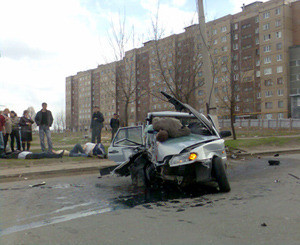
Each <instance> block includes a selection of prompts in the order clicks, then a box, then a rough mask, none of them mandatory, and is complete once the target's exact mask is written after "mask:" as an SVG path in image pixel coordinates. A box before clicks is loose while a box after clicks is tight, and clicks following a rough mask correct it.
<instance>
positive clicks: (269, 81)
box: [265, 79, 273, 86]
mask: <svg viewBox="0 0 300 245" xmlns="http://www.w3.org/2000/svg"><path fill="white" fill-rule="evenodd" d="M272 85H273V82H272V80H271V79H268V80H265V86H272Z"/></svg>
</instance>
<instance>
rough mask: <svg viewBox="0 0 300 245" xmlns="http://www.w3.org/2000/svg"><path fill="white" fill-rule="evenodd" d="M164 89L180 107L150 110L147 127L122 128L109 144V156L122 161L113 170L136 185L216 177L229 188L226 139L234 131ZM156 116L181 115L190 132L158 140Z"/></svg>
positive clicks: (221, 185) (170, 98) (209, 179)
mask: <svg viewBox="0 0 300 245" xmlns="http://www.w3.org/2000/svg"><path fill="white" fill-rule="evenodd" d="M162 93H163V94H164V95H165V96H166V97H167V99H168V100H169V102H170V103H172V104H173V105H174V106H175V108H176V110H177V111H162V112H150V113H148V115H147V118H146V124H145V127H143V126H134V127H124V128H120V129H119V130H118V132H117V134H116V136H115V138H114V139H113V141H112V143H111V145H110V147H109V148H108V157H109V159H110V160H113V161H115V162H116V163H119V164H120V165H119V166H118V167H116V168H115V169H114V170H113V173H114V174H117V175H120V176H129V175H131V179H132V182H133V184H135V185H146V186H148V187H151V186H152V187H153V186H157V185H159V184H161V183H163V182H165V181H172V182H175V183H177V184H178V185H189V184H195V183H205V182H210V181H216V182H217V183H218V186H219V189H220V191H221V192H228V191H230V185H229V182H228V179H227V176H226V171H225V166H226V160H227V158H226V152H225V146H224V140H223V137H226V136H230V135H231V133H230V131H223V132H218V130H217V129H216V127H215V124H214V122H213V120H212V119H211V117H210V116H208V117H205V116H204V115H203V114H201V113H199V112H197V111H196V110H195V109H194V108H192V107H191V106H189V105H188V104H184V103H182V102H180V101H178V100H177V99H175V98H173V97H172V96H170V95H168V94H166V93H164V92H162ZM182 111H184V112H182ZM156 117H158V118H160V117H162V118H168V117H171V118H176V119H179V120H180V122H181V124H182V125H183V126H187V127H189V128H190V131H191V133H190V134H189V135H187V136H182V137H177V138H168V139H167V140H166V141H164V142H159V141H157V139H156V134H157V131H155V130H154V129H153V125H152V120H153V119H154V118H156Z"/></svg>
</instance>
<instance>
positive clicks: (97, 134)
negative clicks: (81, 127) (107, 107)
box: [90, 106, 104, 144]
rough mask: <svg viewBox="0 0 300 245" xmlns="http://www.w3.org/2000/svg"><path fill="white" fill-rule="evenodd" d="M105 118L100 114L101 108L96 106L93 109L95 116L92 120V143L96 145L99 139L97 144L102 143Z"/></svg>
mask: <svg viewBox="0 0 300 245" xmlns="http://www.w3.org/2000/svg"><path fill="white" fill-rule="evenodd" d="M103 122H104V117H103V114H102V113H101V112H100V108H99V107H98V106H95V107H94V108H93V115H92V119H91V127H90V128H91V131H92V143H95V140H96V138H97V144H99V143H101V130H102V128H103Z"/></svg>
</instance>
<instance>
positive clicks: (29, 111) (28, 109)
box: [27, 106, 37, 130]
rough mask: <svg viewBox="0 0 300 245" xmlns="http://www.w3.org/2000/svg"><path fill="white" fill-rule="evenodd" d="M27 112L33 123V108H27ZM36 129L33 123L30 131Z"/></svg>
mask: <svg viewBox="0 0 300 245" xmlns="http://www.w3.org/2000/svg"><path fill="white" fill-rule="evenodd" d="M27 111H28V114H29V117H30V118H31V119H32V120H33V121H34V119H35V116H36V112H35V110H34V108H33V107H32V106H29V107H28V108H27ZM36 129H37V125H36V124H35V123H34V124H32V130H36Z"/></svg>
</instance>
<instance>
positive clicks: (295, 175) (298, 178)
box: [289, 173, 300, 180]
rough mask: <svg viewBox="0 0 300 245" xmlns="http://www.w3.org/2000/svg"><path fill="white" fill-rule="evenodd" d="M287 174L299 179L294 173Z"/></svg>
mask: <svg viewBox="0 0 300 245" xmlns="http://www.w3.org/2000/svg"><path fill="white" fill-rule="evenodd" d="M289 175H290V176H292V177H294V178H296V179H298V180H300V178H299V177H298V176H296V175H293V174H291V173H289Z"/></svg>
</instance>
